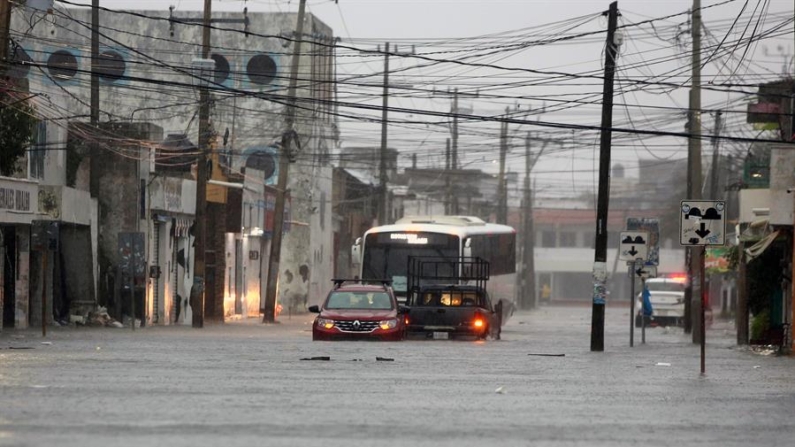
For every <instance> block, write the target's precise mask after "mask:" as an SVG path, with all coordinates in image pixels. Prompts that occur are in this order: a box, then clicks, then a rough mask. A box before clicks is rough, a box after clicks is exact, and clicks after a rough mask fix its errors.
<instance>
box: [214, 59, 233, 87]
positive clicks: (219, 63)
mask: <svg viewBox="0 0 795 447" xmlns="http://www.w3.org/2000/svg"><path fill="white" fill-rule="evenodd" d="M210 59H212V60H214V61H215V74H214V76H213V82H215V83H216V84H223V83H224V81H226V80H227V79H229V70H230V67H229V61H228V60H227V59H226V58H225V57H224V56H222V55H220V54H217V53H213V54H212V55H210Z"/></svg>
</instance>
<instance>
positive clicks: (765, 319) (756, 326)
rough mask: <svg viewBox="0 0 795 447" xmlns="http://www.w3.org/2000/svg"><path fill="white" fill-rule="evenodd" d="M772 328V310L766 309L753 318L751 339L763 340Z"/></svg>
mask: <svg viewBox="0 0 795 447" xmlns="http://www.w3.org/2000/svg"><path fill="white" fill-rule="evenodd" d="M769 328H770V311H769V310H767V309H765V310H763V311H762V312H760V313H758V314H754V316H753V318H752V319H751V340H761V339H762V338H764V337H765V333H766V332H767V330H768V329H769Z"/></svg>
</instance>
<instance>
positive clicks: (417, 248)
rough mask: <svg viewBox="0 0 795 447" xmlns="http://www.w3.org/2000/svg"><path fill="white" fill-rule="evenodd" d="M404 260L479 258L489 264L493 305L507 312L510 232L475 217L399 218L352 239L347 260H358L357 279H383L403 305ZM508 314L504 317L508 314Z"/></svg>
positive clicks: (511, 280)
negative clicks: (423, 257)
mask: <svg viewBox="0 0 795 447" xmlns="http://www.w3.org/2000/svg"><path fill="white" fill-rule="evenodd" d="M409 256H415V257H416V256H432V257H435V258H449V259H450V260H451V262H455V261H457V260H458V259H460V258H461V257H472V256H475V257H480V258H483V259H485V260H486V261H488V262H489V264H490V266H489V267H490V274H491V279H489V281H488V283H487V287H486V288H487V290H488V292H489V296H490V297H491V300H492V302H493V303H495V304H496V303H497V302H499V301H503V309H505V311H508V310H512V309H513V307H514V305H515V303H516V301H515V296H516V295H515V286H516V230H514V229H513V228H512V227H509V226H507V225H498V224H492V223H486V222H484V221H483V220H481V219H479V218H477V217H469V216H433V217H404V218H402V219H400V220H398V221H397V222H396V223H395V224H394V225H383V226H380V227H374V228H371V229H369V230H368V231H367V232H366V233H365V234H364V238H360V239H357V241H356V244H355V245H354V246H353V253H352V258H353V259H354V260H359V261H360V263H361V265H360V276H359V277H360V278H361V279H363V280H367V279H372V280H378V279H389V280H392V288H393V289H394V291H395V294H396V295H397V297H398V299H399V300H400V301H401V302H404V301H405V299H406V289H407V284H406V280H407V272H408V263H409ZM508 315H510V313H509V314H508Z"/></svg>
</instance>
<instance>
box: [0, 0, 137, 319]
mask: <svg viewBox="0 0 795 447" xmlns="http://www.w3.org/2000/svg"><path fill="white" fill-rule="evenodd" d="M0 1H2V0H0ZM98 70H99V0H91V100H90V102H91V111H90V120H91V131H92V132H93V133H94V138H93V139H92V140H91V159H90V161H89V165H90V169H91V173H90V177H89V190H90V193H91V197H97V196H98V195H99V145H98V144H97V137H98V136H99V132H98V131H97V126H98V124H99V73H98ZM133 317H134V316H133Z"/></svg>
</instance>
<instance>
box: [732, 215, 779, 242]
mask: <svg viewBox="0 0 795 447" xmlns="http://www.w3.org/2000/svg"><path fill="white" fill-rule="evenodd" d="M771 233H773V229H772V228H771V227H770V220H769V219H759V220H755V221H753V222H751V223H750V224H748V227H747V228H746V229H745V230H743V231H742V233H740V242H757V241H761V240H762V239H764V238H766V237H767V236H769V235H770V234H771Z"/></svg>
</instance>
